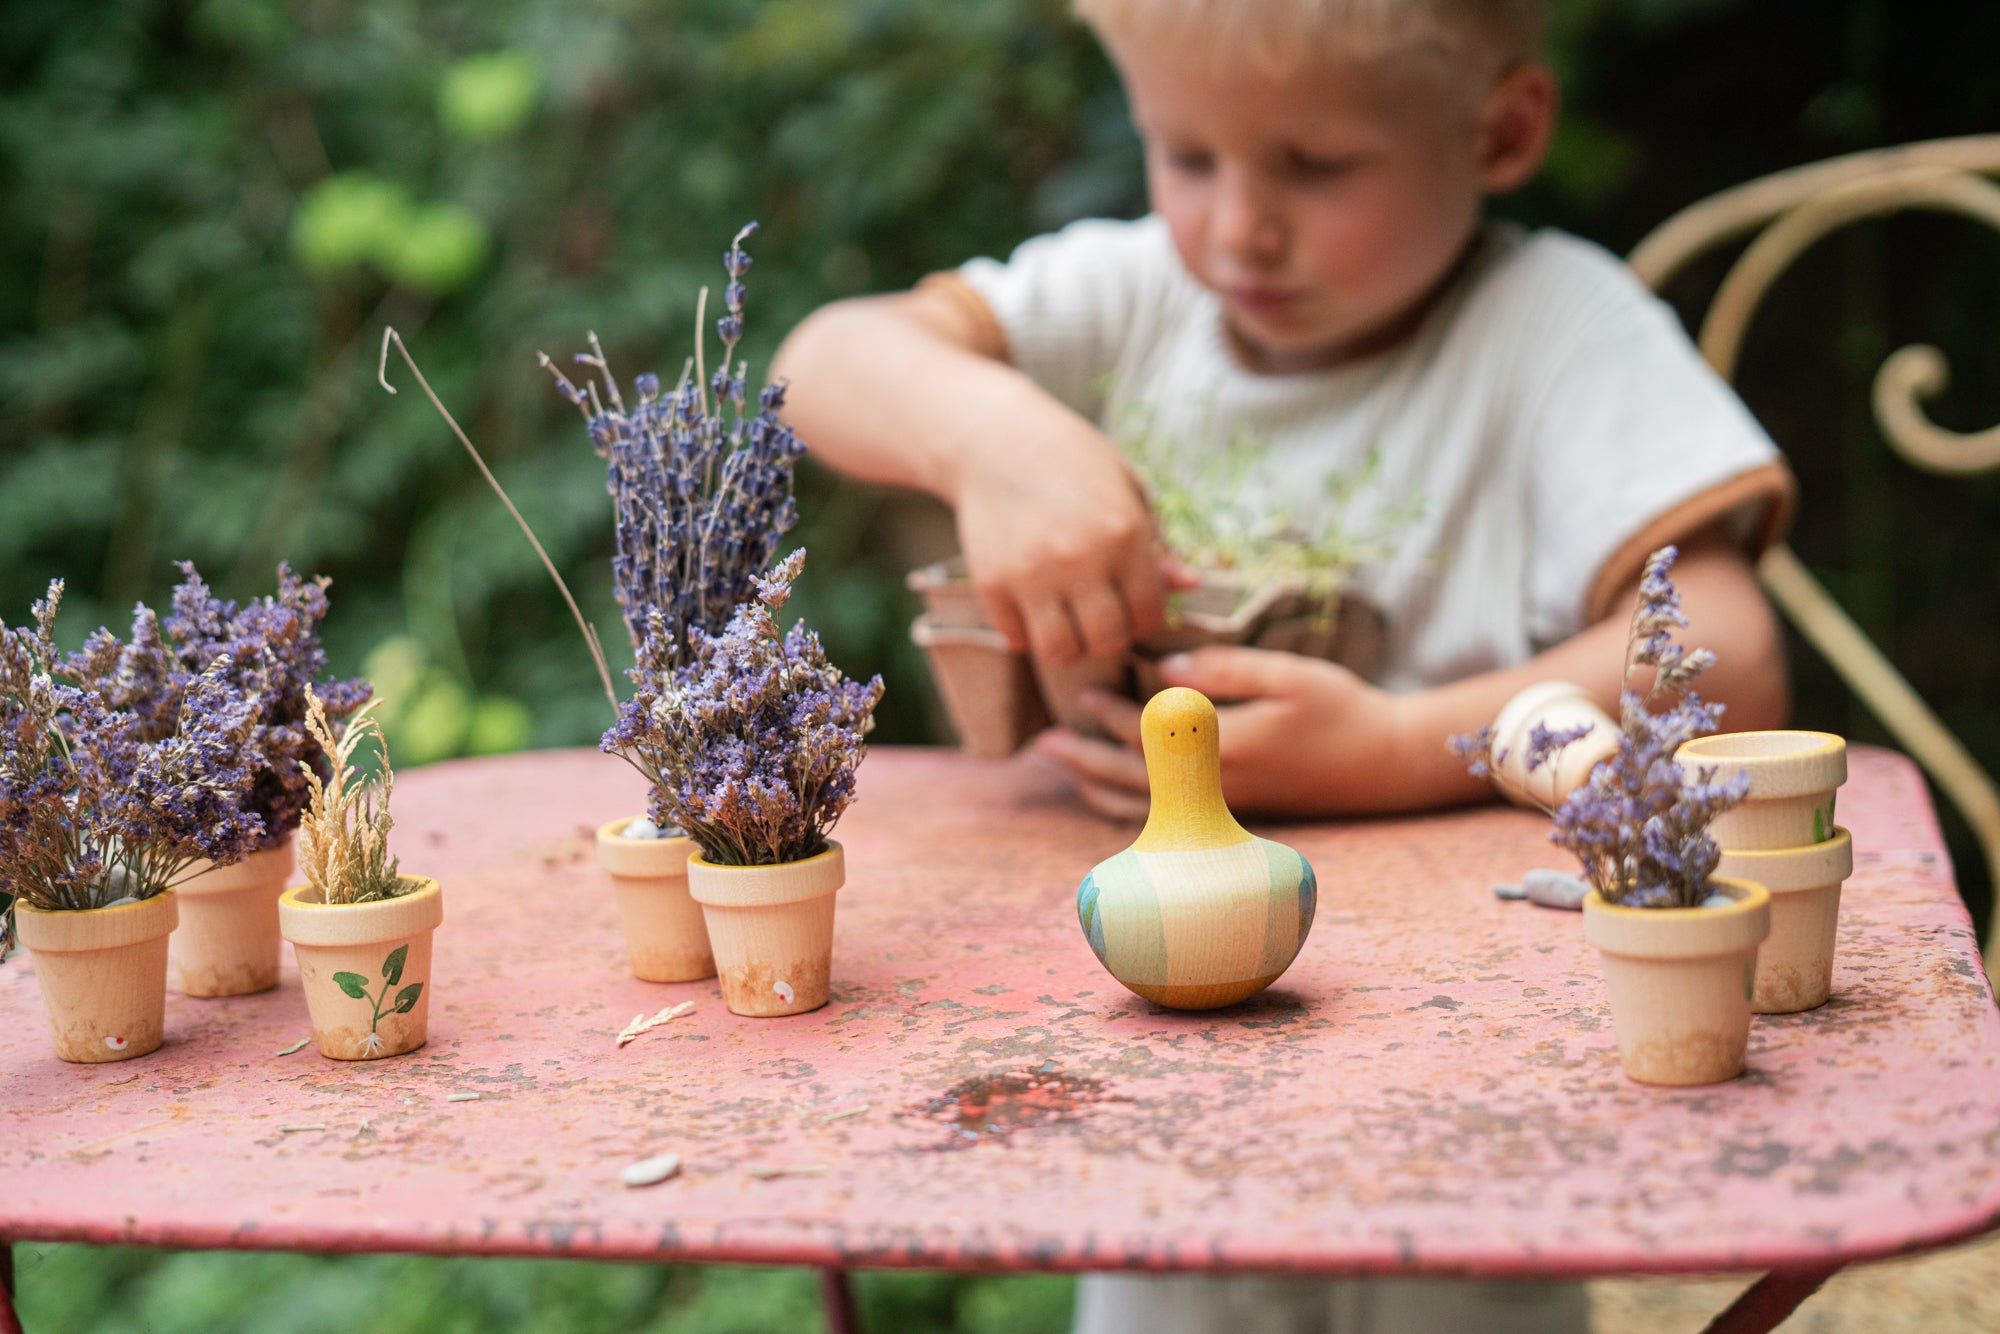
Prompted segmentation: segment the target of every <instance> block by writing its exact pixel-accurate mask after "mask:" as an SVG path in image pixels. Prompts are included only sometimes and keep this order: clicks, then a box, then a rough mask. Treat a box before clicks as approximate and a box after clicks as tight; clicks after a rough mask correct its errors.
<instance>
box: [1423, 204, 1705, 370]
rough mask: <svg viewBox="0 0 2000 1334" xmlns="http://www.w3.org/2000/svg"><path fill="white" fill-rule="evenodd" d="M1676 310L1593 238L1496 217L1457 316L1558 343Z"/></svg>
mask: <svg viewBox="0 0 2000 1334" xmlns="http://www.w3.org/2000/svg"><path fill="white" fill-rule="evenodd" d="M1662 318H1667V319H1671V318H1672V317H1671V315H1670V314H1669V313H1668V312H1667V311H1666V308H1665V307H1664V306H1663V305H1662V304H1661V302H1660V301H1659V299H1658V298H1657V297H1655V296H1654V295H1653V293H1652V292H1650V291H1649V290H1647V288H1646V286H1645V284H1644V283H1642V282H1640V281H1639V278H1638V275H1637V274H1635V273H1633V272H1632V270H1631V268H1630V267H1629V266H1628V265H1627V264H1626V263H1625V261H1624V260H1622V259H1620V258H1619V257H1618V256H1617V255H1615V254H1613V253H1612V252H1611V251H1609V250H1606V249H1605V248H1604V247H1603V246H1601V245H1598V244H1597V243H1596V242H1594V241H1587V240H1585V239H1584V238H1582V237H1580V236H1573V235H1571V234H1570V233H1568V232H1563V231H1558V230H1556V229H1554V228H1547V227H1545V228H1540V229H1537V230H1534V231H1528V230H1526V229H1524V228H1522V227H1519V226H1517V225H1515V224H1512V223H1493V224H1490V225H1489V226H1488V228H1487V229H1486V232H1485V235H1484V237H1483V239H1482V243H1481V249H1480V252H1479V254H1478V255H1477V256H1475V258H1474V260H1473V261H1472V272H1471V273H1469V274H1468V280H1467V283H1466V289H1465V295H1464V299H1463V300H1462V301H1461V302H1459V303H1458V305H1457V308H1456V311H1455V319H1456V322H1458V323H1461V324H1472V325H1476V326H1478V327H1479V328H1480V329H1481V330H1482V331H1484V332H1490V333H1500V332H1502V331H1504V332H1505V333H1506V334H1507V335H1508V336H1509V337H1520V336H1528V337H1534V338H1539V339H1541V340H1544V345H1546V343H1547V342H1548V341H1553V342H1554V343H1557V344H1564V343H1569V342H1571V341H1573V340H1576V339H1588V338H1591V337H1594V336H1597V335H1598V334H1600V333H1601V332H1602V331H1603V330H1604V328H1605V326H1606V325H1607V324H1615V323H1618V322H1621V321H1626V320H1631V319H1639V320H1642V321H1645V322H1648V323H1653V322H1657V321H1659V320H1661V319H1662Z"/></svg>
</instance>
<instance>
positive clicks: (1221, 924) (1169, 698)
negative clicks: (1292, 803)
mask: <svg viewBox="0 0 2000 1334" xmlns="http://www.w3.org/2000/svg"><path fill="white" fill-rule="evenodd" d="M1139 727H1140V739H1141V742H1142V745H1143V748H1144V751H1145V758H1146V776H1147V780H1148V783H1149V785H1150V787H1151V791H1152V804H1151V807H1150V809H1149V810H1148V812H1147V816H1146V825H1145V828H1144V829H1142V830H1141V831H1140V833H1139V837H1138V838H1137V839H1136V840H1135V841H1134V842H1133V844H1132V846H1131V847H1129V848H1127V849H1125V850H1124V851H1123V852H1120V853H1118V854H1117V855H1116V856H1114V857H1110V858H1107V859H1106V860H1104V861H1102V862H1099V863H1098V864H1097V865H1096V866H1094V867H1092V868H1091V871H1090V873H1089V874H1088V875H1086V876H1084V878H1083V883H1082V884H1081V885H1079V886H1078V887H1077V895H1076V911H1077V920H1078V922H1079V923H1080V924H1081V925H1082V927H1083V934H1084V939H1085V940H1087V941H1088V942H1089V943H1090V948H1091V952H1092V953H1094V954H1095V955H1096V956H1097V961H1098V962H1099V963H1101V964H1103V965H1104V968H1105V971H1107V972H1109V973H1110V974H1111V975H1112V976H1113V977H1114V978H1116V979H1118V981H1119V983H1121V984H1122V985H1123V986H1124V987H1125V988H1126V989H1127V990H1129V991H1131V992H1133V993H1134V994H1135V995H1138V996H1141V997H1143V998H1145V999H1146V1000H1149V1001H1153V1002H1154V1003H1156V1004H1159V1005H1164V1006H1167V1007H1169V1008H1171V1009H1177V1010H1211V1009H1215V1008H1218V1007H1220V1006H1224V1005H1233V1004H1235V1003H1236V1002H1238V1001H1242V1000H1247V999H1249V998H1250V997H1251V996H1254V995H1256V994H1257V993H1258V992H1260V991H1262V990H1264V988H1266V987H1268V986H1270V985H1271V984H1272V983H1273V982H1275V981H1277V980H1278V978H1279V977H1280V976H1282V975H1283V973H1284V971H1285V970H1286V969H1287V968H1289V967H1291V964H1292V960H1294V959H1295V958H1297V957H1298V953H1299V950H1300V948H1301V947H1303V946H1304V944H1305V940H1306V934H1307V932H1309V931H1311V930H1312V923H1313V914H1314V911H1315V910H1316V908H1317V906H1318V901H1319V882H1318V879H1317V877H1316V876H1315V875H1314V874H1313V868H1312V866H1311V865H1310V864H1309V863H1308V862H1307V861H1306V859H1305V858H1304V857H1302V856H1301V855H1299V853H1298V852H1297V851H1295V850H1294V849H1292V848H1289V847H1286V846H1285V845H1284V844H1282V843H1274V842H1272V841H1271V840H1270V839H1265V838H1258V837H1257V836H1255V835H1254V834H1252V833H1251V832H1250V831H1249V830H1247V829H1245V828H1244V827H1243V826H1242V825H1240V824H1238V823H1237V822H1236V817H1235V816H1233V815H1232V814H1230V811H1229V806H1228V804H1227V803H1226V802H1225V801H1224V800H1223V797H1222V773H1221V764H1220V752H1219V747H1218V731H1217V727H1218V725H1217V720H1216V713H1215V706H1214V705H1213V704H1211V703H1210V702H1209V700H1208V698H1207V697H1206V696H1204V695H1202V694H1201V693H1200V692H1199V691H1195V690H1190V689H1188V688H1186V687H1185V686H1175V687H1170V688H1168V689H1166V690H1163V691H1161V692H1160V693H1159V694H1157V695H1154V696H1153V698H1152V699H1151V700H1150V701H1148V702H1147V704H1146V707H1145V710H1144V711H1143V712H1142V713H1141V715H1140V721H1139Z"/></svg>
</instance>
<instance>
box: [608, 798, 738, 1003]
mask: <svg viewBox="0 0 2000 1334" xmlns="http://www.w3.org/2000/svg"><path fill="white" fill-rule="evenodd" d="M637 818H638V817H637V816H627V817H626V818H624V819H622V820H613V821H612V822H611V823H610V824H607V825H605V826H603V827H602V828H600V829H599V830H598V831H597V864H598V865H599V866H602V867H603V868H604V869H605V870H606V871H608V872H610V874H611V887H612V889H613V890H614V891H615V892H616V893H617V895H618V919H619V921H620V922H622V923H623V924H624V927H625V949H626V952H627V953H628V954H630V956H631V958H632V975H633V976H634V977H636V978H638V979H639V980H640V981H642V982H698V981H700V980H701V979H702V978H704V977H714V976H715V955H714V954H713V953H711V952H710V950H709V948H708V927H707V926H706V925H704V924H703V922H702V919H701V905H700V904H699V903H696V902H695V901H694V899H693V898H692V897H690V896H689V894H688V874H687V861H688V856H689V854H691V853H692V852H693V851H694V840H693V839H691V838H626V837H625V836H624V834H622V833H621V832H620V831H621V830H623V829H624V828H625V826H626V825H628V824H631V823H632V821H633V820H635V819H637Z"/></svg>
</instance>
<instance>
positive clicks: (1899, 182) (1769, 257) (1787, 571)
mask: <svg viewBox="0 0 2000 1334" xmlns="http://www.w3.org/2000/svg"><path fill="white" fill-rule="evenodd" d="M1995 175H2000V134H1990V135H1975V136H1970V137H1966V138H1960V139H1939V140H1934V141H1931V142H1928V143H1919V144H1910V145H1908V146H1905V147H1901V148H1890V149H1880V150H1876V151H1873V152H1867V153H1855V154H1852V155H1850V156H1847V157H1840V158H1834V159H1831V160H1829V161H1826V162H1820V163H1815V164H1813V165H1811V166H1806V167H1798V168H1794V169H1793V170H1790V171H1782V172H1778V173H1776V174H1775V175H1771V176H1766V177H1763V178H1762V179H1760V180H1756V181H1752V182H1750V183H1748V184H1746V185H1740V186H1737V187H1736V188H1735V189H1732V190H1725V191H1723V192H1722V193H1721V194H1718V195H1714V196H1712V197H1710V198H1708V199H1706V200H1703V201H1702V202H1701V203H1698V204H1695V205H1692V206H1691V207H1689V208H1686V209H1683V210H1682V211H1681V212H1679V213H1677V214H1675V215H1674V216H1673V217H1672V218H1669V219H1668V220H1667V221H1666V222H1665V223H1663V224H1662V225H1661V226H1659V227H1658V228H1656V229H1655V230H1654V231H1653V232H1652V234H1651V235H1649V236H1647V237H1646V239H1645V240H1643V241H1641V242H1640V243H1639V245H1638V246H1637V247H1636V248H1635V249H1634V250H1633V251H1632V254H1631V259H1630V262H1631V265H1632V268H1633V270H1634V271H1635V272H1637V273H1638V275H1639V276H1640V278H1641V279H1642V280H1644V281H1645V282H1646V283H1647V284H1648V285H1649V286H1651V287H1652V288H1653V289H1654V290H1655V291H1658V290H1660V289H1661V288H1663V287H1664V286H1665V285H1666V284H1667V283H1668V282H1669V281H1670V280H1671V279H1673V278H1674V277H1675V275H1677V274H1679V273H1681V272H1682V271H1683V270H1684V269H1685V268H1686V267H1687V265H1688V264H1689V263H1690V262H1692V261H1693V260H1695V259H1697V258H1698V257H1700V256H1702V255H1703V254H1706V253H1707V252H1709V251H1711V250H1713V249H1715V248H1716V247H1718V246H1721V245H1724V244H1727V243H1729V242H1731V241H1735V240H1737V239H1739V238H1741V237H1744V236H1747V235H1750V234H1752V233H1756V234H1757V235H1756V237H1755V239H1754V240H1752V241H1751V243H1750V244H1749V246H1748V247H1747V248H1746V249H1745V250H1744V252H1743V254H1742V255H1741V256H1740V257H1739V258H1738V259H1737V260H1736V262H1735V264H1734V265H1733V266H1732V267H1731V268H1730V270H1729V273H1728V276H1727V277H1726V278H1725V279H1724V280H1723V283H1722V286H1721V288H1720V289H1719V290H1718V291H1717V292H1716V295H1715V298H1714V300H1713V301H1712V302H1711V303H1710V304H1709V308H1708V311H1707V314H1706V315H1705V316H1704V318H1703V319H1702V323H1701V330H1700V334H1699V340H1698V341H1699V343H1700V346H1701V351H1702V355H1703V356H1705V357H1706V358H1707V359H1708V362H1709V364H1710V365H1711V366H1713V367H1715V369H1716V371H1717V373H1718V374H1720V375H1721V376H1722V377H1723V378H1724V379H1725V380H1733V379H1734V378H1735V373H1736V367H1737V360H1738V355H1739V353H1740V352H1741V350H1742V346H1743V339H1744V335H1745V333H1746V332H1747V330H1748V329H1749V326H1750V322H1751V320H1752V318H1753V317H1754V316H1755V315H1756V313H1757V308H1758V306H1759V305H1760V303H1761V302H1762V301H1763V299H1764V296H1765V294H1766V293H1768V292H1769V291H1770V289H1771V286H1772V284H1773V283H1775V282H1776V280H1777V279H1778V278H1779V277H1780V276H1781V275H1782V274H1783V273H1784V272H1785V271H1786V270H1787V269H1788V268H1789V267H1790V266H1791V265H1792V263H1793V261H1795V260H1796V259H1797V258H1798V257H1799V256H1800V255H1801V254H1803V253H1804V252H1805V251H1806V250H1807V249H1809V248H1810V247H1811V246H1813V245H1814V244H1815V243H1817V242H1818V241H1820V240H1821V239H1822V238H1824V237H1826V236H1828V235H1829V234H1831V233H1833V232H1836V231H1838V230H1840V229H1841V228H1843V227H1846V226H1847V225H1849V224H1850V223H1854V222H1858V221H1861V220H1863V219H1866V218H1875V217H1881V216H1884V215H1887V214H1891V213H1899V212H1903V211H1906V210H1929V211H1932V212H1942V213H1956V214H1960V215H1962V216H1964V217H1968V218H1972V219H1974V220H1977V221H1981V222H1984V223H1985V224H1986V225H1987V226H1989V227H1992V228H1993V229H1994V230H1995V231H2000V185H1996V184H1995V183H1994V182H1993V181H1991V180H1989V179H1987V177H1989V176H1995ZM1949 378H1950V371H1949V369H1948V368H1947V366H1946V364H1945V359H1944V355H1943V354H1942V353H1940V352H1939V351H1938V350H1937V349H1936V348H1934V347H1927V346H1911V347H1905V348H1902V349H1900V350H1899V351H1897V352H1896V353H1894V354H1893V355H1891V356H1890V357H1889V358H1888V359H1887V360H1886V361H1884V362H1883V363H1882V367H1881V369H1880V370H1879V371H1878V372H1877V373H1876V376H1875V388H1874V406H1875V417H1876V421H1877V422H1878V424H1879V425H1880V427H1881V429H1882V434H1883V435H1884V436H1885V437H1887V439H1888V441H1889V444H1890V446H1891V447H1892V448H1893V449H1894V450H1895V451H1896V452H1897V453H1898V454H1900V455H1901V456H1902V457H1903V458H1904V459H1905V460H1906V461H1907V462H1909V463H1910V464H1911V465H1912V466H1914V467H1917V468H1921V469H1923V470H1925V471H1927V472H1932V473H1938V474H1942V475H1946V476H1959V477H1963V476H1970V475H1972V474H1976V473H1982V472H1991V471H1994V470H1996V469H2000V426H1995V427H1991V428H1989V429H1987V430H1984V431H1979V432H1976V433H1971V434H1960V433H1958V432H1955V431H1949V430H1945V429H1943V428H1942V427H1939V426H1938V425H1937V424H1936V423H1934V422H1932V421H1931V420H1930V418H1929V417H1928V416H1927V415H1926V414H1925V412H1924V407H1923V400H1925V399H1928V398H1933V397H1935V396H1936V395H1938V394H1940V393H1942V392H1943V391H1944V389H1945V386H1946V384H1947V383H1948V381H1949ZM1758 575H1759V576H1760V578H1761V579H1762V580H1763V583H1764V586H1765V588H1766V590H1767V591H1769V593H1770V595H1771V597H1772V599H1773V600H1774V601H1775V602H1776V603H1777V604H1778V606H1779V608H1780V609H1781V610H1782V611H1783V612H1784V614H1785V616H1786V617H1787V618H1788V619H1789V620H1790V621H1791V623H1792V624H1793V625H1794V626H1796V627H1797V628H1798V630H1799V632H1800V633H1801V634H1802V635H1804V636H1805V638H1806V639H1807V640H1808V641H1809V642H1811V644H1812V645H1813V647H1815V648H1816V649H1818V650H1819V651H1820V653H1821V654H1823V655H1824V656H1825V657H1826V659H1827V661H1828V662H1829V663H1831V664H1832V666H1833V668H1834V670H1835V671H1836V672H1838V673H1839V674H1840V676H1841V679H1842V680H1844V681H1845V682H1846V683H1847V685H1848V687H1849V688H1850V689H1852V690H1853V691H1854V693H1855V694H1856V695H1857V696H1859V697H1860V699H1861V700H1862V702H1863V703H1865V704H1866V705H1867V706H1868V707H1869V709H1870V710H1871V711H1872V712H1873V713H1874V714H1875V716H1876V717H1877V718H1878V719H1880V720H1881V722H1882V724H1883V726H1885V727H1886V728H1888V730H1889V732H1890V734H1891V735H1892V736H1894V737H1895V738H1896V740H1897V742H1898V743H1899V744H1901V745H1902V746H1903V748H1904V749H1905V750H1907V751H1908V752H1909V753H1910V754H1911V755H1912V756H1913V757H1914V758H1915V759H1916V760H1917V762H1918V763H1919V764H1921V765H1922V766H1923V768H1924V771H1925V772H1926V773H1928V774H1929V775H1930V777H1931V779H1932V781H1933V782H1935V783H1936V784H1937V785H1938V787H1939V788H1941V789H1942V790H1943V791H1944V793H1945V795H1946V796H1948V797H1949V798H1950V799H1951V802H1952V805H1953V806H1955V807H1957V809H1958V811H1959V813H1960V814H1961V815H1963V816H1964V817H1965V819H1966V822H1967V823H1968V824H1970V825H1971V826H1972V830H1973V833H1974V834H1975V835H1976V836H1977V837H1978V839H1979V845H1980V848H1981V850H1982V852H1983V854H1984V856H1985V859H1986V867H1987V871H1988V874H1989V875H1990V877H1991V879H1992V883H1993V884H1994V886H1995V890H1996V894H2000V787H1996V786H1995V784H1994V780H1993V776H1992V775H1991V774H1989V773H1988V772H1987V771H1986V770H1985V769H1984V768H1983V767H1982V766H1981V765H1980V763H1979V762H1978V761H1977V760H1976V759H1974V758H1973V756H1972V754H1971V753H1970V752H1969V751H1967V750H1966V748H1965V746H1964V745H1963V744H1962V743H1961V742H1960V741H1959V740H1958V738H1957V737H1956V736H1954V735H1953V734H1952V732H1951V731H1950V729H1948V728H1947V727H1946V726H1945V725H1944V723H1943V722H1942V721H1940V720H1939V718H1938V716H1937V714H1936V713H1935V712H1933V711H1932V709H1931V707H1930V706H1929V705H1928V704H1926V703H1925V702H1924V700H1923V698H1922V697H1921V696H1920V695H1918V694H1917V692H1916V691H1915V690H1914V689H1913V688H1912V687H1911V686H1910V683H1909V682H1908V681H1906V680H1905V679H1904V678H1903V676H1902V674H1901V673H1900V672H1898V671H1897V670H1896V668H1895V666H1894V665H1893V664H1891V663H1890V661H1889V660H1888V658H1886V657H1885V656H1883V654H1882V652H1881V650H1880V649H1878V648H1876V647H1875V645H1874V643H1873V642H1872V641H1870V640H1869V638H1868V636H1867V635H1865V634H1863V633H1862V632H1861V629H1860V627H1859V626H1857V625H1855V623H1854V622H1853V620H1852V619H1850V618H1849V617H1848V615H1847V613H1846V612H1845V611H1843V610H1842V609H1841V607H1840V605H1839V604H1838V603H1837V602H1835V601H1834V599H1833V597H1832V595H1831V594H1829V593H1828V592H1827V590H1826V589H1825V588H1824V587H1823V586H1822V585H1821V584H1820V582H1819V580H1817V579H1815V578H1814V577H1813V575H1812V574H1811V572H1810V571H1808V570H1807V569H1806V567H1805V565H1804V563H1803V562H1801V561H1800V560H1799V558H1798V557H1797V556H1796V555H1795V554H1793V552H1792V550H1791V548H1790V547H1788V546H1785V545H1784V544H1782V543H1780V544H1778V545H1775V546H1773V547H1772V548H1771V549H1770V550H1769V551H1767V552H1765V554H1764V557H1763V560H1762V562H1761V563H1760V564H1759V566H1758ZM1994 917H1995V919H1996V920H2000V912H1996V913H1995V914H1994ZM1984 954H1985V960H1986V973H1987V976H1988V977H1989V978H1992V977H1995V976H1996V975H2000V931H1996V930H1995V929H1994V927H1992V926H1990V925H1989V927H1988V928H1987V932H1986V941H1985V949H1984Z"/></svg>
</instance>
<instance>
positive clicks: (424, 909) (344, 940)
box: [278, 875, 444, 1061]
mask: <svg viewBox="0 0 2000 1334" xmlns="http://www.w3.org/2000/svg"><path fill="white" fill-rule="evenodd" d="M403 879H404V880H405V881H408V882H412V883H414V885H415V888H414V889H411V890H410V891H409V892H408V893H406V894H400V895H398V896H397V897H395V898H393V899H383V900H382V901H380V902H378V903H325V902H323V901H321V899H320V894H319V891H318V890H317V889H314V888H313V887H312V886H310V885H299V886H296V887H295V888H292V889H288V890H286V891H285V892H284V894H283V895H282V896H281V897H280V898H279V899H278V926H279V929H280V930H281V931H283V933H284V936H285V939H286V940H289V941H291V942H292V952H293V953H294V954H295V955H297V956H298V961H299V981H300V982H301V983H302V984H304V986H305V992H306V1007H307V1009H309V1010H310V1011H311V1012H312V1027H313V1041H314V1042H315V1043H316V1044H317V1045H318V1047H319V1054H320V1055H322V1056H327V1057H331V1058H332V1059H333V1060H336V1061H369V1060H374V1059H376V1058H378V1057H382V1056H400V1055H402V1054H403V1053H404V1052H407V1051H415V1050H416V1049H417V1048H419V1047H421V1046H423V1045H424V1041H425V1039H426V1038H427V1037H428V1036H429V1035H430V1015H431V933H432V932H433V931H435V930H436V929H437V925H438V923H439V922H442V921H443V920H444V893H443V891H442V890H441V889H439V888H438V882H437V881H435V880H428V879H425V878H424V877H422V876H413V875H406V876H404V877H403Z"/></svg>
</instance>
